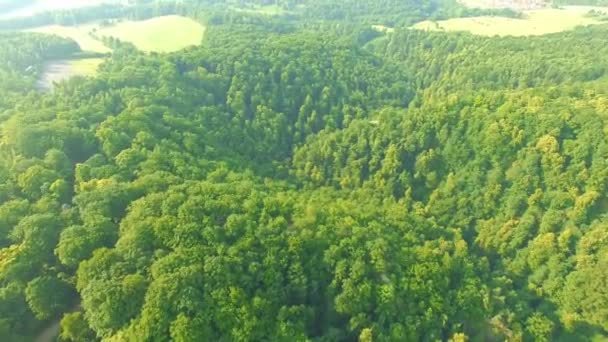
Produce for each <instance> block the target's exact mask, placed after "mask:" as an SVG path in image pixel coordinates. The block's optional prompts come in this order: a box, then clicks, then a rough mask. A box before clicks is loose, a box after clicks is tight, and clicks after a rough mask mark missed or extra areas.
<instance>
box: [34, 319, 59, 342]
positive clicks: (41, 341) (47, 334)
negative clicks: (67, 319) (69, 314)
mask: <svg viewBox="0 0 608 342" xmlns="http://www.w3.org/2000/svg"><path fill="white" fill-rule="evenodd" d="M59 322H61V320H60V319H57V320H56V321H54V322H53V323H52V324H51V325H49V326H48V327H46V328H44V330H42V331H41V332H40V334H38V336H36V338H35V339H34V342H55V341H56V339H57V336H58V335H59V329H60V327H59Z"/></svg>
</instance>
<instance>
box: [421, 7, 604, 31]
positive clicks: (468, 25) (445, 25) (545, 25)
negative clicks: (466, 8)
mask: <svg viewBox="0 0 608 342" xmlns="http://www.w3.org/2000/svg"><path fill="white" fill-rule="evenodd" d="M592 9H595V10H596V11H598V10H599V11H606V12H608V8H604V7H589V6H568V7H565V8H563V9H540V10H531V11H524V15H525V17H524V18H523V19H513V18H504V17H473V18H455V19H449V20H443V21H437V22H434V21H423V22H420V23H418V24H416V25H414V28H415V29H420V30H432V31H467V32H471V33H473V34H478V35H484V36H495V35H498V36H509V35H510V36H530V35H542V34H548V33H555V32H561V31H567V30H572V29H574V28H575V27H577V26H581V25H594V24H602V23H606V22H605V21H604V22H602V21H599V20H597V19H595V18H590V17H587V16H586V14H587V13H588V12H589V11H590V10H592Z"/></svg>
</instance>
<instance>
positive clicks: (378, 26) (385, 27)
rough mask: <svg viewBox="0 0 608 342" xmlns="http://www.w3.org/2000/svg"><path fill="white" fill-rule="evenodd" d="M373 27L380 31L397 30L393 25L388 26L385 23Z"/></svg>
mask: <svg viewBox="0 0 608 342" xmlns="http://www.w3.org/2000/svg"><path fill="white" fill-rule="evenodd" d="M372 29H374V30H376V31H378V32H386V33H393V32H395V29H394V28H392V27H388V26H384V25H372Z"/></svg>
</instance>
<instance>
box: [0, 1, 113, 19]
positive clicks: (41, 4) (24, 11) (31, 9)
mask: <svg viewBox="0 0 608 342" xmlns="http://www.w3.org/2000/svg"><path fill="white" fill-rule="evenodd" d="M103 2H116V0H37V1H36V3H35V4H34V5H31V6H27V7H23V8H20V9H16V10H14V11H10V12H8V13H0V18H10V17H27V16H29V15H32V14H35V13H39V12H44V11H52V10H57V9H67V8H76V7H84V6H91V5H97V4H100V3H103Z"/></svg>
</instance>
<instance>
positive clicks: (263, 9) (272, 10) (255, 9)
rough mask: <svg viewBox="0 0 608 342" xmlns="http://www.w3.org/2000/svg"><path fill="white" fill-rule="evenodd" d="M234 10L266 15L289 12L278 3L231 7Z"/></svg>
mask: <svg viewBox="0 0 608 342" xmlns="http://www.w3.org/2000/svg"><path fill="white" fill-rule="evenodd" d="M231 8H232V9H233V10H235V11H237V12H247V13H255V14H264V15H270V16H273V15H284V14H287V13H289V12H287V11H285V10H284V9H283V8H282V7H281V6H277V5H268V6H260V5H251V6H249V7H236V6H233V7H231Z"/></svg>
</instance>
